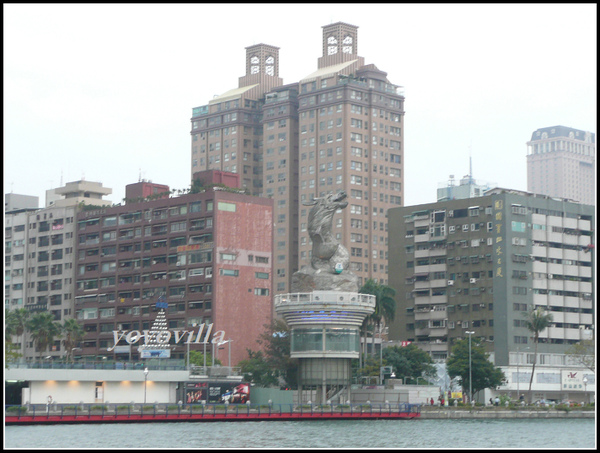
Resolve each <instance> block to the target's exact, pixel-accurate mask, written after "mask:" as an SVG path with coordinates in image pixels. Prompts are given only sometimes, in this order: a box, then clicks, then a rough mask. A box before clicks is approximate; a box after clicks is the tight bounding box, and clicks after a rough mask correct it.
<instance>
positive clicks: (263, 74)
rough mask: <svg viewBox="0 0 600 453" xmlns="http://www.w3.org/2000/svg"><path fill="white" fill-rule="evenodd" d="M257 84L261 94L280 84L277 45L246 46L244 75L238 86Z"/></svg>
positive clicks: (281, 81)
mask: <svg viewBox="0 0 600 453" xmlns="http://www.w3.org/2000/svg"><path fill="white" fill-rule="evenodd" d="M257 83H258V84H259V85H260V86H261V90H260V91H261V94H260V95H259V96H262V94H264V93H266V92H268V91H270V90H271V89H273V88H275V87H278V86H281V85H282V83H283V80H282V79H281V78H280V77H279V47H275V46H270V45H268V44H256V45H254V46H250V47H246V75H244V76H242V77H240V79H239V86H240V88H241V87H245V86H248V85H254V84H257Z"/></svg>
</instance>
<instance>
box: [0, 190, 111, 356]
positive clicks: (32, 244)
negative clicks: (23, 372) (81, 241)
mask: <svg viewBox="0 0 600 453" xmlns="http://www.w3.org/2000/svg"><path fill="white" fill-rule="evenodd" d="M54 190H55V191H56V193H57V194H62V197H61V198H59V199H56V198H53V200H54V201H55V202H54V203H53V204H52V206H51V207H46V208H42V209H37V208H31V207H30V208H23V209H16V210H11V211H8V212H5V213H4V220H5V258H4V262H5V295H4V306H5V309H8V310H14V309H17V308H25V309H27V310H29V311H30V312H31V313H37V312H49V313H51V314H52V315H54V319H55V320H56V321H58V322H60V323H62V322H64V320H65V319H68V318H72V317H73V316H74V311H73V307H74V293H75V290H74V288H75V287H74V285H75V272H74V265H73V262H74V254H75V247H76V241H75V231H76V228H75V219H76V215H77V211H78V209H79V204H80V203H81V202H83V204H92V203H94V204H104V205H106V204H110V202H108V201H106V200H103V199H102V196H103V195H104V194H108V193H111V189H108V188H102V184H100V183H96V182H90V181H76V182H72V183H67V184H66V185H65V186H64V187H60V188H57V189H54ZM35 198H36V199H37V197H35ZM14 343H15V344H16V345H17V346H18V351H19V352H20V353H21V354H22V355H23V357H24V358H25V359H27V360H30V359H33V358H37V357H39V355H40V352H37V351H35V345H34V343H33V342H32V341H31V338H30V336H29V335H28V334H25V338H24V339H23V338H21V337H16V338H15V340H14ZM22 343H23V344H22ZM42 352H43V351H42ZM65 353H66V351H65V350H64V347H63V345H62V343H61V341H60V339H58V338H57V339H56V340H55V341H54V343H53V344H51V345H49V347H48V351H47V353H45V355H46V356H47V355H50V356H51V357H62V356H64V355H65Z"/></svg>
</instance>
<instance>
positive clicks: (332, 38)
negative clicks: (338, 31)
mask: <svg viewBox="0 0 600 453" xmlns="http://www.w3.org/2000/svg"><path fill="white" fill-rule="evenodd" d="M327 44H337V39H335V36H330V37H329V38H327Z"/></svg>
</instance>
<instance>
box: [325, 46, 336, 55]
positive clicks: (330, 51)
mask: <svg viewBox="0 0 600 453" xmlns="http://www.w3.org/2000/svg"><path fill="white" fill-rule="evenodd" d="M336 53H337V47H336V46H329V47H327V55H335V54H336Z"/></svg>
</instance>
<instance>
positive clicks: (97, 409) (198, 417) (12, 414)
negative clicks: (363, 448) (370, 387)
mask: <svg viewBox="0 0 600 453" xmlns="http://www.w3.org/2000/svg"><path fill="white" fill-rule="evenodd" d="M420 409H421V406H420V405H418V404H396V405H393V404H383V405H378V406H377V405H365V404H363V405H340V406H333V405H332V406H319V405H302V406H293V405H272V406H270V407H269V406H247V405H231V406H226V405H208V404H207V405H191V406H178V405H173V406H165V405H160V404H159V405H153V406H150V405H147V406H143V407H142V406H140V405H133V406H131V405H123V406H117V405H113V404H111V405H107V406H92V405H87V407H86V406H83V407H81V406H80V405H77V406H73V405H62V406H59V407H57V405H52V406H49V407H47V408H43V407H38V408H36V407H35V406H32V407H31V408H27V407H19V406H7V407H5V416H4V421H5V424H6V425H32V424H66V423H115V422H116V423H139V422H211V421H221V422H222V421H262V420H270V421H277V420H280V421H290V420H365V419H367V420H369V419H370V420H377V419H405V420H409V419H413V418H417V417H419V416H420Z"/></svg>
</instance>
